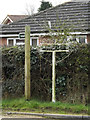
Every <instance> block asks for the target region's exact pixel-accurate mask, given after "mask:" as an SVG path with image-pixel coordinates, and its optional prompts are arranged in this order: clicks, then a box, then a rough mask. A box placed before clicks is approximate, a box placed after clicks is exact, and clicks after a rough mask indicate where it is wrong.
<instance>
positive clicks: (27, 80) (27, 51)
mask: <svg viewBox="0 0 90 120" xmlns="http://www.w3.org/2000/svg"><path fill="white" fill-rule="evenodd" d="M25 99H26V100H30V26H26V27H25Z"/></svg>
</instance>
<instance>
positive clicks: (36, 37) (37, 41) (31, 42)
mask: <svg viewBox="0 0 90 120" xmlns="http://www.w3.org/2000/svg"><path fill="white" fill-rule="evenodd" d="M32 39H37V46H39V37H30V45H31V46H32Z"/></svg>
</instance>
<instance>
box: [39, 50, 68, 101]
mask: <svg viewBox="0 0 90 120" xmlns="http://www.w3.org/2000/svg"><path fill="white" fill-rule="evenodd" d="M40 52H52V102H56V93H55V61H56V60H55V58H56V52H69V50H40Z"/></svg>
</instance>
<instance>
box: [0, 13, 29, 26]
mask: <svg viewBox="0 0 90 120" xmlns="http://www.w3.org/2000/svg"><path fill="white" fill-rule="evenodd" d="M26 17H28V15H7V16H6V18H5V19H4V20H3V22H2V24H10V23H13V22H16V21H19V20H21V19H24V18H26Z"/></svg>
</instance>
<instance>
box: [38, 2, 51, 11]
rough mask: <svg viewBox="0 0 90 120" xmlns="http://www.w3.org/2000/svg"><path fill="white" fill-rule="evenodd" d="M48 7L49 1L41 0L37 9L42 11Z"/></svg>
mask: <svg viewBox="0 0 90 120" xmlns="http://www.w3.org/2000/svg"><path fill="white" fill-rule="evenodd" d="M50 7H52V4H51V3H49V2H46V1H43V0H42V1H41V5H40V7H39V9H38V11H39V12H40V11H43V10H45V9H48V8H50Z"/></svg>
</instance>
